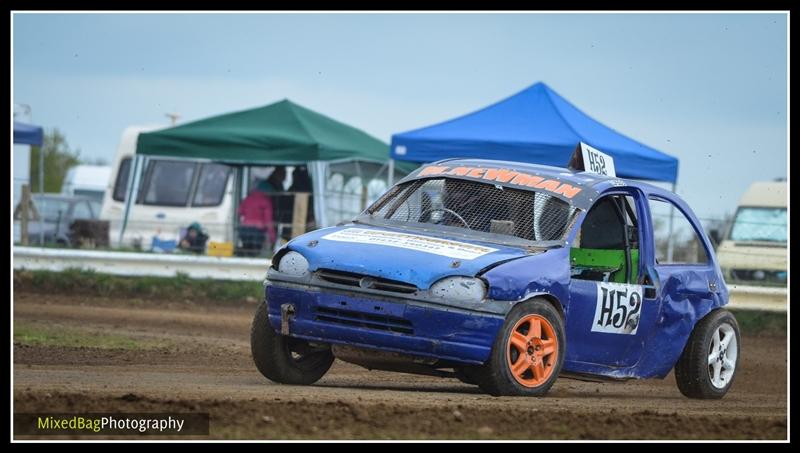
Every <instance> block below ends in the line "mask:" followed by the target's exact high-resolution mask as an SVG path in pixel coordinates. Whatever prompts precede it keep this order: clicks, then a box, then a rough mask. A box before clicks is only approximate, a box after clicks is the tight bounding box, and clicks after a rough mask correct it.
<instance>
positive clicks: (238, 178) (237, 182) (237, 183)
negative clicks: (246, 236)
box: [231, 165, 244, 254]
mask: <svg viewBox="0 0 800 453" xmlns="http://www.w3.org/2000/svg"><path fill="white" fill-rule="evenodd" d="M243 173H244V167H243V166H241V165H239V166H237V167H236V173H235V176H234V182H233V234H231V238H233V250H234V254H235V251H236V246H237V245H238V244H239V203H240V202H241V199H242V184H243V183H244V180H243V178H242V174H243Z"/></svg>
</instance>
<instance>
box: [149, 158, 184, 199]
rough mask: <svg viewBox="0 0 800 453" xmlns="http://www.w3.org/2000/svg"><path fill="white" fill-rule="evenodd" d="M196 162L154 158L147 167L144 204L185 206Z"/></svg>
mask: <svg viewBox="0 0 800 453" xmlns="http://www.w3.org/2000/svg"><path fill="white" fill-rule="evenodd" d="M196 168H197V163H195V162H186V161H178V160H154V161H151V162H150V165H149V166H148V169H147V178H146V182H145V185H144V187H145V189H144V204H150V205H159V206H186V204H187V202H188V201H189V192H190V191H191V189H192V179H194V173H195V170H196Z"/></svg>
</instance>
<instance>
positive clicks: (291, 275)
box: [251, 144, 741, 398]
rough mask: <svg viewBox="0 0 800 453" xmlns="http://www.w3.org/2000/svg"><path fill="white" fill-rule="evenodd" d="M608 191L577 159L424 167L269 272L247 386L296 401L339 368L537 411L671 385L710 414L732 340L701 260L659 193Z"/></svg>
mask: <svg viewBox="0 0 800 453" xmlns="http://www.w3.org/2000/svg"><path fill="white" fill-rule="evenodd" d="M576 156H577V157H576ZM604 158H605V160H604ZM584 162H585V163H586V165H584ZM586 168H588V169H589V170H591V171H587V170H586ZM609 170H610V172H609ZM592 171H594V172H592ZM613 175H614V173H613V160H611V159H610V158H608V156H606V155H604V154H603V153H601V152H597V150H594V149H593V148H591V147H588V146H586V145H584V144H580V145H579V147H578V150H576V155H575V156H573V161H572V163H571V165H570V168H557V167H550V166H542V165H532V164H523V163H518V162H504V161H493V160H477V159H468V160H467V159H459V160H446V161H440V162H436V163H433V164H429V165H425V166H422V167H421V168H419V169H417V170H416V171H414V172H413V173H411V174H410V175H408V176H407V177H406V178H404V179H403V180H401V181H400V182H398V183H397V184H396V185H395V186H393V187H392V188H391V189H390V190H389V191H388V192H386V193H385V194H384V195H383V196H382V197H381V198H380V199H379V200H378V201H376V202H375V203H374V204H373V205H372V206H370V207H369V208H368V209H367V210H366V211H365V212H363V213H362V214H361V215H359V216H358V217H357V218H355V219H353V221H352V222H350V223H346V224H340V225H337V226H336V227H331V228H323V229H320V230H317V231H313V232H310V233H307V234H304V235H302V236H299V237H297V238H295V239H293V240H292V241H290V242H289V243H288V244H287V245H286V246H284V247H283V248H282V249H280V250H279V251H278V252H277V253H276V254H275V256H274V258H273V260H272V265H271V267H270V268H269V270H268V272H267V280H266V281H265V301H264V303H263V304H260V306H259V308H258V310H257V312H256V314H255V319H254V321H253V325H252V331H251V347H252V353H253V358H254V361H255V364H256V366H257V368H258V370H259V371H260V372H261V373H262V374H263V375H264V376H265V377H267V378H268V379H270V380H272V381H275V382H278V383H284V384H295V385H308V384H312V383H314V382H316V381H317V380H318V379H320V378H321V377H322V376H323V375H324V374H325V373H326V372H327V371H328V369H329V368H330V366H331V364H332V363H333V360H334V358H339V359H340V360H344V361H347V362H351V363H354V364H357V365H360V366H363V367H366V368H368V369H377V370H389V371H398V372H404V373H419V374H427V375H435V376H443V377H456V378H458V379H460V380H462V381H464V382H467V383H470V384H476V385H478V386H480V388H481V389H483V390H484V391H485V392H487V393H490V394H492V395H532V396H540V395H544V394H545V393H546V392H547V391H548V390H549V389H550V387H551V386H552V385H553V383H554V382H555V380H556V379H557V378H558V376H564V377H572V378H576V379H587V380H599V379H612V380H625V379H631V378H633V379H642V378H656V377H657V378H664V377H665V376H666V375H667V374H668V373H669V372H670V371H671V370H672V369H673V368H674V369H675V378H676V381H677V385H678V388H679V390H680V391H681V393H683V394H684V395H686V396H687V397H690V398H721V397H722V396H724V395H725V393H726V392H727V391H728V389H729V388H730V386H731V384H732V383H733V380H734V377H735V373H736V366H737V363H738V356H739V345H740V343H741V340H740V336H739V328H738V324H737V322H736V319H735V318H734V317H733V315H732V314H731V313H730V312H729V311H727V310H726V309H725V308H723V307H724V305H726V304H727V302H728V290H727V288H726V286H725V282H724V280H723V276H722V273H721V272H720V269H719V266H718V265H717V261H716V258H715V256H714V251H713V249H712V246H711V243H710V242H709V239H708V238H707V237H706V235H705V233H704V231H703V228H702V227H701V225H700V223H699V222H698V220H697V218H696V217H695V216H694V214H693V213H692V211H691V209H689V207H688V206H687V205H686V204H685V203H684V202H683V201H682V200H681V199H680V198H679V197H677V196H676V195H675V194H674V193H672V192H669V191H665V190H662V189H660V188H658V187H655V186H652V185H649V184H645V183H641V182H636V181H629V180H624V179H619V178H616V177H615V176H613ZM664 207H667V208H668V209H674V219H675V221H676V222H677V223H678V224H680V223H683V224H685V225H686V228H685V229H684V230H683V240H682V242H681V244H683V246H682V247H680V248H679V249H678V250H671V249H672V247H667V242H669V238H668V237H667V231H666V229H665V228H664V226H665V225H664V224H665V223H666V222H665V221H664V219H661V218H658V217H656V216H655V215H654V214H653V212H654V211H656V210H657V209H656V208H659V209H660V208H664Z"/></svg>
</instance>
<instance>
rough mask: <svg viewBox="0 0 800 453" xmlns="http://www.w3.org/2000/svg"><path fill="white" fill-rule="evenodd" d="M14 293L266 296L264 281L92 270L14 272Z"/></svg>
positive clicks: (218, 298)
mask: <svg viewBox="0 0 800 453" xmlns="http://www.w3.org/2000/svg"><path fill="white" fill-rule="evenodd" d="M14 290H15V291H25V292H33V293H48V294H53V293H55V294H58V293H70V294H79V295H87V296H103V297H109V296H113V297H123V298H148V299H161V300H176V299H191V300H208V301H221V302H227V301H241V300H246V299H252V298H256V299H257V300H258V299H261V298H262V297H263V291H264V288H263V286H262V283H261V282H237V281H225V280H211V279H193V278H189V277H188V276H187V275H186V274H178V275H176V276H175V277H124V276H118V275H109V274H101V273H98V272H95V271H93V270H84V269H66V270H64V271H61V272H53V271H42V270H15V271H14Z"/></svg>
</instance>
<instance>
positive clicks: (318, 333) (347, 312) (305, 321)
mask: <svg viewBox="0 0 800 453" xmlns="http://www.w3.org/2000/svg"><path fill="white" fill-rule="evenodd" d="M265 296H266V303H267V306H268V313H269V322H270V324H271V326H272V328H274V329H275V330H276V331H278V332H282V333H284V334H288V335H291V336H293V337H297V338H302V339H305V340H310V341H316V342H320V343H332V344H346V345H350V346H355V347H363V348H372V349H379V350H385V351H394V352H400V353H405V354H411V355H417V356H423V357H431V358H436V359H441V360H447V361H453V362H459V363H465V364H481V363H484V362H485V361H486V360H487V359H488V358H489V354H490V352H491V349H492V344H493V343H494V340H495V338H496V336H497V333H498V331H499V330H500V328H501V327H502V325H503V321H504V317H503V316H502V315H499V314H492V313H486V312H478V311H473V310H467V309H461V308H457V307H447V306H442V305H434V304H430V303H427V302H425V301H413V300H409V299H406V298H403V299H401V298H397V299H392V298H389V297H376V296H374V295H372V294H360V293H358V292H355V291H343V290H333V289H329V288H317V287H314V286H308V285H297V284H283V283H280V284H275V283H268V284H267V285H266V288H265ZM282 307H283V308H282Z"/></svg>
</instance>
